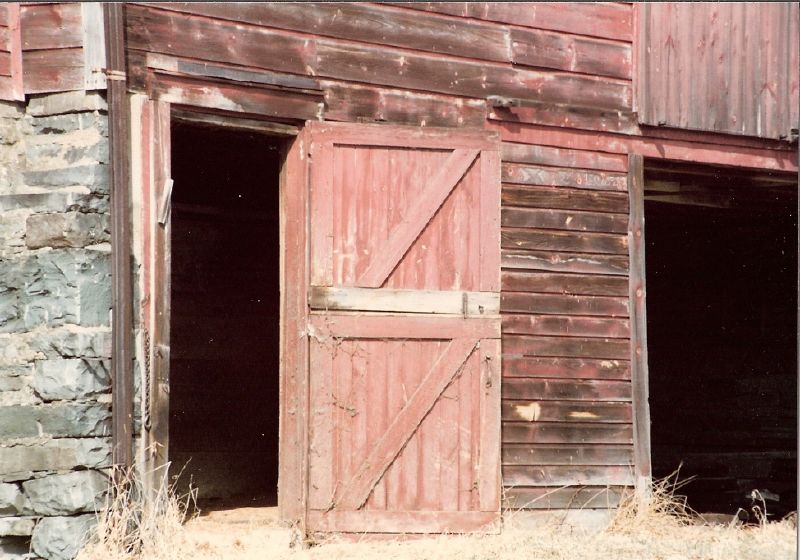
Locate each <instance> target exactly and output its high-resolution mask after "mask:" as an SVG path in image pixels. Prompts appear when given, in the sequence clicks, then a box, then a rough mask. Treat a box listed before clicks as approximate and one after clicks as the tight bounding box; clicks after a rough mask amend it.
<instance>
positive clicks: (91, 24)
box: [81, 2, 106, 90]
mask: <svg viewBox="0 0 800 560" xmlns="http://www.w3.org/2000/svg"><path fill="white" fill-rule="evenodd" d="M81 22H82V25H81V27H82V31H83V75H84V86H83V87H84V88H85V89H87V90H90V89H105V87H106V75H105V72H104V70H105V66H106V43H105V39H104V37H105V26H104V22H103V5H102V4H101V3H100V2H81Z"/></svg>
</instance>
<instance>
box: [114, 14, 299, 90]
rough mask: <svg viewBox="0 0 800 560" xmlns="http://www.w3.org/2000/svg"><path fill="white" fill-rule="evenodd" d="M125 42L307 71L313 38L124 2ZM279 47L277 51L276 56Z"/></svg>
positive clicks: (276, 68)
mask: <svg viewBox="0 0 800 560" xmlns="http://www.w3.org/2000/svg"><path fill="white" fill-rule="evenodd" d="M126 18H127V32H128V33H127V37H126V39H127V42H128V48H130V49H135V50H140V51H148V52H154V53H161V54H169V55H173V56H179V57H185V58H196V57H197V55H198V54H200V53H202V59H203V60H206V61H210V62H222V63H225V62H228V63H235V64H237V65H239V66H244V67H251V68H263V69H266V70H274V71H278V72H290V73H293V74H301V75H308V74H310V72H308V70H309V69H310V68H312V65H313V63H314V42H313V41H310V40H308V39H305V38H302V37H298V36H297V35H292V34H287V33H280V32H276V31H274V30H270V29H262V28H258V27H255V26H247V25H241V24H237V23H234V22H220V21H218V20H213V19H208V18H200V17H187V16H186V15H185V14H179V13H175V12H165V11H162V10H157V9H154V8H151V7H145V6H138V5H128V6H127V7H126ZM276 53H280V56H276Z"/></svg>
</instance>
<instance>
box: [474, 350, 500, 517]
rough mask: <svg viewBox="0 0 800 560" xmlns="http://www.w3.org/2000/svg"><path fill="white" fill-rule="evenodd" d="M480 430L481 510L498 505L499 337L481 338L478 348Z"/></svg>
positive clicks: (490, 509) (495, 509)
mask: <svg viewBox="0 0 800 560" xmlns="http://www.w3.org/2000/svg"><path fill="white" fill-rule="evenodd" d="M478 357H479V362H478V368H479V370H478V371H480V383H481V388H480V389H481V391H480V395H481V404H480V410H481V413H480V414H481V432H480V466H479V470H478V476H479V477H478V491H479V493H480V498H479V499H480V509H481V511H497V509H498V508H499V507H500V485H501V481H500V382H501V381H500V378H501V375H500V340H499V339H484V340H481V346H480V349H479V352H478Z"/></svg>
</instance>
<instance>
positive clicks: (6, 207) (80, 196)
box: [0, 192, 108, 213]
mask: <svg viewBox="0 0 800 560" xmlns="http://www.w3.org/2000/svg"><path fill="white" fill-rule="evenodd" d="M12 210H29V211H31V212H34V213H36V212H78V211H80V212H108V198H106V197H103V196H98V195H96V194H91V193H77V192H48V193H23V194H4V195H0V212H9V211H12Z"/></svg>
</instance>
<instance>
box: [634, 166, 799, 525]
mask: <svg viewBox="0 0 800 560" xmlns="http://www.w3.org/2000/svg"><path fill="white" fill-rule="evenodd" d="M679 170H680V168H675V169H674V170H673V169H668V168H665V167H662V168H661V169H651V170H650V171H648V172H647V173H646V181H645V185H646V187H645V230H646V231H645V238H646V271H647V272H646V274H647V326H648V333H647V334H648V341H647V342H648V351H649V370H650V387H649V389H650V411H651V420H652V425H651V437H652V459H653V474H654V476H655V477H664V476H667V475H669V474H670V473H672V472H673V471H674V470H675V469H677V468H678V466H679V465H680V464H681V463H682V464H683V466H682V468H681V470H680V479H686V478H687V477H696V478H695V479H694V480H692V481H691V482H689V483H688V484H687V485H686V486H685V487H683V488H682V489H681V490H679V491H678V492H677V493H678V494H681V495H685V496H687V501H688V505H689V506H690V507H691V508H693V509H694V510H696V511H698V512H701V513H702V512H717V513H735V512H736V511H737V509H738V508H740V507H741V508H744V509H746V510H748V511H752V506H753V504H754V503H756V504H758V505H760V506H761V507H763V504H761V503H760V500H756V501H755V502H754V501H753V500H752V499H751V497H750V496H751V492H752V490H753V489H758V490H759V491H762V492H761V493H762V494H763V496H764V498H765V505H766V509H767V512H768V513H769V517H770V518H775V517H778V516H781V515H783V514H785V513H787V512H789V511H792V510H794V509H796V506H795V504H796V499H797V478H796V472H797V454H796V442H797V430H796V426H797V353H796V349H797V211H796V208H797V183H796V175H795V176H783V177H778V176H773V177H770V176H755V175H753V176H750V175H748V174H741V173H736V174H733V173H725V172H723V171H722V170H702V169H692V170H691V172H690V173H681V172H680V171H679ZM763 491H767V492H763Z"/></svg>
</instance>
